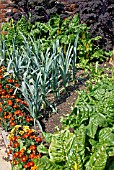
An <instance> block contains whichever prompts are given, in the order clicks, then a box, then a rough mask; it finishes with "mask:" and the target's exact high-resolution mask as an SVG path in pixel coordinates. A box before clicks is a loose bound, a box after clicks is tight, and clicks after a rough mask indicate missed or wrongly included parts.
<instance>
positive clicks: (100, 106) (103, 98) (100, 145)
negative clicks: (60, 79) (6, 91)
mask: <svg viewBox="0 0 114 170" xmlns="http://www.w3.org/2000/svg"><path fill="white" fill-rule="evenodd" d="M113 89H114V85H113V79H106V78H105V79H104V80H103V81H102V82H99V83H97V84H96V85H95V86H88V89H87V92H84V91H81V92H80V93H79V97H78V99H77V101H76V105H75V108H74V109H73V111H72V112H71V114H70V115H69V116H67V118H66V119H63V121H62V122H63V130H61V131H58V132H56V133H54V134H49V133H43V136H44V139H45V141H46V142H47V143H49V147H46V146H47V145H45V144H41V145H39V146H38V147H37V149H38V151H39V152H42V153H43V154H44V155H43V156H42V158H41V159H34V160H33V161H34V163H35V165H37V166H38V169H39V170H42V169H55V170H57V169H60V170H71V169H72V170H91V169H92V170H98V169H100V170H104V169H107V170H111V169H113V168H114V126H113V124H114V121H113V120H114V103H113V98H114V90H113ZM69 128H72V129H73V131H74V132H72V133H71V132H70V130H68V129H69Z"/></svg>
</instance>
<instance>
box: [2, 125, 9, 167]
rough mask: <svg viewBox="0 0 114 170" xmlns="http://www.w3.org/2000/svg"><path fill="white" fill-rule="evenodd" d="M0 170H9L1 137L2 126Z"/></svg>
mask: <svg viewBox="0 0 114 170" xmlns="http://www.w3.org/2000/svg"><path fill="white" fill-rule="evenodd" d="M0 170H11V164H10V161H9V160H8V156H7V152H6V147H5V144H4V140H3V137H2V128H1V127H0Z"/></svg>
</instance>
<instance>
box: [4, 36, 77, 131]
mask: <svg viewBox="0 0 114 170" xmlns="http://www.w3.org/2000/svg"><path fill="white" fill-rule="evenodd" d="M20 34H21V35H22V38H23V42H24V44H25V45H24V46H21V47H20V48H19V47H17V46H16V45H15V41H13V45H12V52H11V50H9V52H8V54H9V60H8V64H7V65H8V67H7V69H8V71H10V70H12V72H13V74H14V76H15V77H17V79H18V81H19V83H20V87H19V88H18V89H19V90H20V91H21V93H22V95H23V96H24V98H25V99H26V102H27V103H28V108H26V109H28V111H29V112H30V115H31V116H32V117H33V118H34V125H35V124H36V121H37V122H38V124H39V128H40V130H41V131H42V127H41V125H40V122H39V121H38V117H39V115H40V114H41V113H40V112H41V110H42V109H45V108H46V107H47V106H48V107H50V108H51V109H52V111H55V107H54V106H53V105H52V103H51V102H50V101H49V98H48V94H50V93H52V94H53V97H56V98H58V97H60V91H61V89H62V88H64V90H65V91H66V88H67V86H68V83H69V82H70V81H71V79H72V75H73V79H72V80H74V79H75V73H76V48H77V41H78V35H77V36H76V40H75V43H74V46H73V45H71V44H69V46H68V49H67V51H66V53H64V49H63V48H62V47H61V46H60V43H59V40H56V42H55V43H54V44H53V48H51V47H49V48H47V50H46V51H45V52H42V51H41V50H40V43H41V42H40V41H39V42H35V41H34V38H32V37H29V38H30V41H28V40H27V39H26V38H25V36H24V35H23V34H22V33H20ZM56 98H55V99H56Z"/></svg>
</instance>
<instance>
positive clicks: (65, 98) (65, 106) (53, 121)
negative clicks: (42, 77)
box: [40, 62, 113, 133]
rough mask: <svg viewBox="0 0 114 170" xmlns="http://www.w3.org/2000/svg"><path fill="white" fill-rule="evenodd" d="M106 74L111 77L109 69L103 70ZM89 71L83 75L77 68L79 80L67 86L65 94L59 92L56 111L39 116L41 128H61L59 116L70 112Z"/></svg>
mask: <svg viewBox="0 0 114 170" xmlns="http://www.w3.org/2000/svg"><path fill="white" fill-rule="evenodd" d="M100 67H103V68H112V67H113V64H112V63H111V64H110V63H109V62H106V63H103V64H101V65H100ZM106 73H107V74H108V75H109V77H111V75H112V72H111V71H107V70H105V71H104V74H106ZM89 75H90V73H88V74H87V75H86V76H84V71H83V70H78V71H77V74H76V77H77V78H78V79H79V78H80V77H81V80H78V81H77V83H76V85H75V86H69V87H68V88H67V94H61V98H60V100H59V101H58V103H57V113H50V114H47V113H46V112H44V113H43V118H41V120H40V121H41V124H42V127H43V130H44V131H45V132H50V133H54V132H55V131H56V128H55V127H58V128H59V129H61V127H62V124H61V122H60V118H61V116H63V117H64V116H65V115H67V114H70V113H71V111H72V109H71V108H73V107H74V104H75V101H76V99H77V97H78V93H77V91H78V90H81V89H85V88H86V81H87V80H88V79H89Z"/></svg>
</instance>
